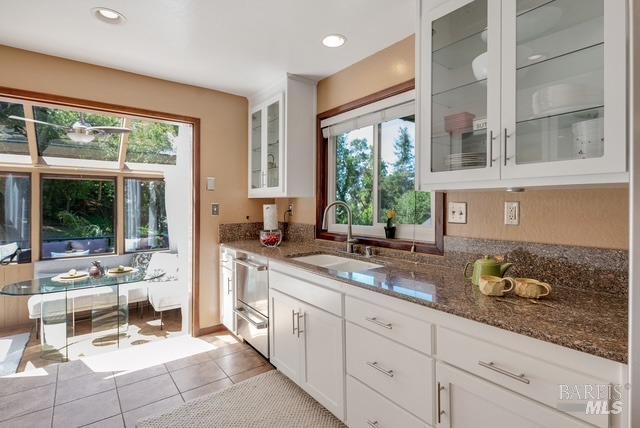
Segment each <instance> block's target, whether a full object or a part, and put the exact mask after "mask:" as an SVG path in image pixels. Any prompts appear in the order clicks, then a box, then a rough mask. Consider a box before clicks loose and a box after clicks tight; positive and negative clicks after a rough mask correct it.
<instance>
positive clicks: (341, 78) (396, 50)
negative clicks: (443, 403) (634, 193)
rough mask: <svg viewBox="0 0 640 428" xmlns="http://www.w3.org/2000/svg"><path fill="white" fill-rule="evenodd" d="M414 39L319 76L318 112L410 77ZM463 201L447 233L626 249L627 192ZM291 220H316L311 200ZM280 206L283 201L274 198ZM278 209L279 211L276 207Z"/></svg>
mask: <svg viewBox="0 0 640 428" xmlns="http://www.w3.org/2000/svg"><path fill="white" fill-rule="evenodd" d="M414 60H415V52H414V38H413V36H412V37H409V38H407V39H404V40H402V41H400V42H398V43H396V44H394V45H391V46H389V47H388V48H386V49H384V50H382V51H380V52H378V53H376V54H374V55H372V56H370V57H368V58H366V59H364V60H362V61H360V62H358V63H356V64H353V65H352V66H350V67H348V68H346V69H344V70H342V71H339V72H338V73H336V74H333V75H331V76H329V77H327V78H326V79H324V80H321V81H320V82H319V83H318V112H323V111H327V110H329V109H331V108H333V107H336V106H339V105H342V104H345V103H347V102H349V101H353V100H355V99H358V98H362V97H364V96H366V95H369V94H371V93H374V92H376V91H379V90H382V89H385V88H388V87H390V86H393V85H395V84H397V83H401V82H404V81H407V80H409V79H411V78H413V77H414V75H415V67H414ZM448 199H449V200H452V201H461V202H467V204H468V223H467V224H465V225H449V224H447V235H450V236H466V237H475V238H486V239H509V240H516V241H531V242H541V243H554V244H565V245H582V246H592V247H603V248H624V249H626V248H628V233H629V227H628V191H627V190H626V189H592V190H587V189H579V190H577V189H571V190H540V191H527V192H525V193H521V194H509V193H506V192H497V191H496V192H456V193H451V194H449V195H448ZM507 200H508V201H520V209H521V213H522V215H521V217H522V218H521V220H522V223H521V225H520V226H505V225H504V224H503V209H504V201H507ZM292 201H293V202H294V204H295V206H296V211H295V212H294V216H293V218H292V220H293V221H296V222H300V223H307V224H314V223H315V199H312V198H307V199H295V200H292ZM279 204H281V206H279V209H280V210H283V209H286V208H285V207H286V201H282V202H279ZM281 212H282V211H281Z"/></svg>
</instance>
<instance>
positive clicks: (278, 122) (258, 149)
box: [249, 94, 284, 197]
mask: <svg viewBox="0 0 640 428" xmlns="http://www.w3.org/2000/svg"><path fill="white" fill-rule="evenodd" d="M283 122H284V120H283V95H282V94H279V95H278V96H276V97H273V98H271V99H269V100H268V101H267V102H265V103H262V104H260V105H258V106H256V107H255V108H253V109H252V111H251V115H250V119H249V123H250V147H249V165H250V168H249V170H250V171H249V182H250V189H249V196H254V197H260V196H265V197H267V196H269V195H271V194H272V193H273V192H274V191H277V190H278V189H280V188H281V182H282V168H280V165H281V163H282V160H283V153H282V144H280V143H281V140H282V136H283Z"/></svg>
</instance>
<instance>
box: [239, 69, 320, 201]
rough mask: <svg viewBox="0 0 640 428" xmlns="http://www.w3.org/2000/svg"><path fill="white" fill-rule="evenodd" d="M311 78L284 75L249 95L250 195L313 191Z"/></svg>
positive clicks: (313, 88) (313, 98)
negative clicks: (277, 80)
mask: <svg viewBox="0 0 640 428" xmlns="http://www.w3.org/2000/svg"><path fill="white" fill-rule="evenodd" d="M315 132H316V82H314V81H311V80H309V79H306V78H303V77H300V76H294V75H291V74H287V76H286V77H285V78H284V79H283V80H282V81H280V82H278V83H277V84H275V85H273V86H271V87H269V88H267V89H265V90H262V91H260V92H258V93H256V94H255V95H253V96H252V97H250V98H249V163H248V165H249V166H248V176H249V197H250V198H281V197H312V196H314V194H315V189H314V184H315V141H316V140H315V139H316V134H315Z"/></svg>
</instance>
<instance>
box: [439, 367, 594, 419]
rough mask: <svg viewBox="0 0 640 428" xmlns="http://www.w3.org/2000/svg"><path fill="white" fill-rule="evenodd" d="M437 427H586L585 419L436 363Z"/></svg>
mask: <svg viewBox="0 0 640 428" xmlns="http://www.w3.org/2000/svg"><path fill="white" fill-rule="evenodd" d="M436 380H437V382H436V394H437V395H436V427H442V428H478V427H491V428H514V427H517V428H578V427H581V428H586V427H589V426H591V425H587V424H586V423H584V422H581V421H579V420H578V419H574V418H572V417H571V416H568V415H565V414H563V413H560V412H558V411H556V410H554V409H552V408H550V407H546V406H544V405H542V404H539V403H537V402H535V401H533V400H530V399H528V398H525V397H523V396H521V395H519V394H516V393H513V392H511V391H508V390H506V389H504V388H501V387H500V386H498V385H495V384H493V383H490V382H487V381H485V380H482V379H480V378H478V377H476V376H474V375H471V374H468V373H466V372H463V371H461V370H458V369H455V368H453V367H451V366H448V365H446V364H443V363H440V362H438V363H437V365H436Z"/></svg>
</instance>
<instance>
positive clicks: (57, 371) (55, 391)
mask: <svg viewBox="0 0 640 428" xmlns="http://www.w3.org/2000/svg"><path fill="white" fill-rule="evenodd" d="M59 377H60V364H56V389H55V390H54V391H53V403H52V409H51V428H53V417H54V416H55V415H56V397H57V395H58V378H59Z"/></svg>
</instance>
